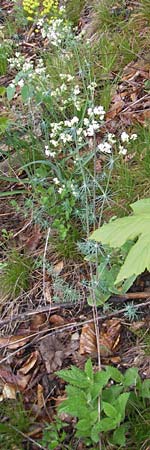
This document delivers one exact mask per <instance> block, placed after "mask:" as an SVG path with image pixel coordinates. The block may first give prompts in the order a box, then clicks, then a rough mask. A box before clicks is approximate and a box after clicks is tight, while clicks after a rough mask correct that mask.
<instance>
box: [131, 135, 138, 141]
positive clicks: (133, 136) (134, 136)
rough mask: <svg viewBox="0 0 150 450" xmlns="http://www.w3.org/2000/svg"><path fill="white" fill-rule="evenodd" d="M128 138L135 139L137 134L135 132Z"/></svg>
mask: <svg viewBox="0 0 150 450" xmlns="http://www.w3.org/2000/svg"><path fill="white" fill-rule="evenodd" d="M130 139H131V141H135V140H136V139H137V134H136V133H133V134H131V136H130Z"/></svg>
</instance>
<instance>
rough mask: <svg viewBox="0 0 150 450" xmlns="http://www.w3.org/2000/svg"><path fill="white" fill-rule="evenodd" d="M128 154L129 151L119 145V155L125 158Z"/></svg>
mask: <svg viewBox="0 0 150 450" xmlns="http://www.w3.org/2000/svg"><path fill="white" fill-rule="evenodd" d="M126 154H127V149H126V148H124V147H123V146H122V145H119V155H123V156H125V155H126Z"/></svg>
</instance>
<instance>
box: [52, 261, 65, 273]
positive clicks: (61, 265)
mask: <svg viewBox="0 0 150 450" xmlns="http://www.w3.org/2000/svg"><path fill="white" fill-rule="evenodd" d="M63 268H64V262H63V261H60V262H59V263H57V264H55V265H54V267H53V272H54V273H55V274H56V275H59V274H60V272H61V271H62V270H63Z"/></svg>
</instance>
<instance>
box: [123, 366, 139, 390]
mask: <svg viewBox="0 0 150 450" xmlns="http://www.w3.org/2000/svg"><path fill="white" fill-rule="evenodd" d="M138 378H139V374H138V369H137V368H136V367H131V368H130V369H127V370H126V373H125V375H124V382H123V384H124V386H126V387H130V386H136V383H137V380H138Z"/></svg>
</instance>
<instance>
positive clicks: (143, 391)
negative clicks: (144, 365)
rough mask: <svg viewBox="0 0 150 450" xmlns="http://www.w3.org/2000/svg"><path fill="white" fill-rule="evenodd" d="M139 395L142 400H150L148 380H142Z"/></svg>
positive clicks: (149, 381) (149, 382)
mask: <svg viewBox="0 0 150 450" xmlns="http://www.w3.org/2000/svg"><path fill="white" fill-rule="evenodd" d="M141 395H142V397H143V398H150V380H149V379H147V380H144V381H143V383H142V386H141Z"/></svg>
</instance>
